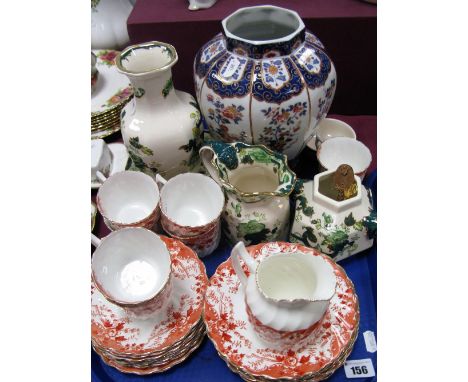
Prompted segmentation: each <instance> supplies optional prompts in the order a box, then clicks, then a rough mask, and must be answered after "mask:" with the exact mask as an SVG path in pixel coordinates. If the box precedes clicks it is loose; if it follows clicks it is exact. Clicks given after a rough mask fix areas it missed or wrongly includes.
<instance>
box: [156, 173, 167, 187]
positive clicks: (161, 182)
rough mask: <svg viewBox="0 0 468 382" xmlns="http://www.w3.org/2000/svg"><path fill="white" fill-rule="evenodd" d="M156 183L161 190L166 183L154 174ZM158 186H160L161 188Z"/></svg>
mask: <svg viewBox="0 0 468 382" xmlns="http://www.w3.org/2000/svg"><path fill="white" fill-rule="evenodd" d="M156 183H157V184H158V187H159V188H160V189H161V188H162V187H163V186H164V185H165V184H166V183H167V180H166V179H164V178H163V177H162V176H161V175H159V174H156ZM159 185H161V187H160V186H159Z"/></svg>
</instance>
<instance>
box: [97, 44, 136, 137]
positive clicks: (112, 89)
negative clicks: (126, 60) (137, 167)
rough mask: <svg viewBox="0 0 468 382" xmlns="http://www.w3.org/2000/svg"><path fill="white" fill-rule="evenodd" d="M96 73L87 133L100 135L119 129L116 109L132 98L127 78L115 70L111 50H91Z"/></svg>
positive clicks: (114, 55)
mask: <svg viewBox="0 0 468 382" xmlns="http://www.w3.org/2000/svg"><path fill="white" fill-rule="evenodd" d="M93 53H94V54H95V55H96V57H97V62H96V68H97V70H98V71H99V77H98V80H97V83H96V88H95V90H94V91H93V92H92V93H91V137H92V138H93V139H96V138H104V137H106V136H108V135H110V134H112V133H114V132H116V131H118V130H120V113H121V111H122V109H123V107H124V106H125V105H126V104H127V103H128V102H129V101H130V100H131V99H132V98H133V88H132V86H131V84H130V82H129V80H128V78H127V77H126V76H125V75H123V74H121V73H119V72H118V71H117V66H116V65H115V57H116V56H117V54H118V53H119V52H117V51H115V50H93Z"/></svg>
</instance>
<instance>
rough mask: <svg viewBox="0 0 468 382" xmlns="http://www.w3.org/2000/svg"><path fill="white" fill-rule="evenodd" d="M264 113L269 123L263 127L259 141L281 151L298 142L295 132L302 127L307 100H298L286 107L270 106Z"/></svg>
mask: <svg viewBox="0 0 468 382" xmlns="http://www.w3.org/2000/svg"><path fill="white" fill-rule="evenodd" d="M262 113H263V115H264V117H265V119H266V120H267V121H268V123H267V126H266V127H264V128H263V132H262V134H261V135H260V139H259V143H262V144H264V145H266V146H268V147H271V148H272V149H273V150H275V151H280V152H281V151H285V150H287V149H288V148H289V147H291V146H292V145H294V144H295V143H296V142H297V139H298V138H297V137H296V136H295V134H296V132H298V131H299V130H300V129H301V122H302V118H301V117H303V116H305V115H306V114H307V102H297V103H295V104H290V105H289V106H287V107H286V108H283V107H281V106H277V107H275V106H269V107H268V108H267V109H263V110H262Z"/></svg>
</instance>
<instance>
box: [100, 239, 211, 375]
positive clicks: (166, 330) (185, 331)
mask: <svg viewBox="0 0 468 382" xmlns="http://www.w3.org/2000/svg"><path fill="white" fill-rule="evenodd" d="M161 239H162V240H163V241H164V242H165V244H166V246H167V249H168V250H169V252H170V254H171V258H172V270H173V271H172V278H173V291H172V296H171V301H170V303H169V304H168V306H167V308H165V309H164V310H162V311H160V312H157V313H156V314H155V315H154V316H153V317H151V318H148V319H145V320H141V319H135V318H132V317H130V316H129V315H128V314H127V313H126V312H125V310H123V309H122V308H121V307H119V306H117V305H114V304H112V303H110V302H109V301H107V300H106V299H105V298H104V296H103V295H102V294H101V293H100V292H99V291H98V289H97V288H96V287H95V286H94V285H93V284H91V296H92V297H91V299H92V301H91V332H92V345H93V348H94V350H95V351H96V353H98V354H99V355H100V356H101V358H102V360H103V361H104V362H105V363H107V364H108V365H109V366H112V367H115V368H116V369H118V370H119V371H121V372H124V373H133V374H139V375H146V374H152V373H159V372H162V371H165V370H167V369H169V368H171V367H172V366H174V365H177V364H178V363H180V362H182V361H184V360H185V359H186V358H187V357H188V356H189V355H190V354H191V353H192V352H193V351H194V350H195V349H197V348H198V346H200V344H201V342H202V341H203V338H204V335H205V325H204V323H203V319H202V311H203V298H204V294H205V291H206V289H207V287H208V277H207V275H206V270H205V266H204V265H203V263H202V262H201V261H200V260H199V259H198V256H197V255H196V254H195V252H193V251H192V250H191V249H190V248H188V247H186V246H185V245H184V244H182V243H181V242H179V241H177V240H175V239H170V238H167V237H164V236H161Z"/></svg>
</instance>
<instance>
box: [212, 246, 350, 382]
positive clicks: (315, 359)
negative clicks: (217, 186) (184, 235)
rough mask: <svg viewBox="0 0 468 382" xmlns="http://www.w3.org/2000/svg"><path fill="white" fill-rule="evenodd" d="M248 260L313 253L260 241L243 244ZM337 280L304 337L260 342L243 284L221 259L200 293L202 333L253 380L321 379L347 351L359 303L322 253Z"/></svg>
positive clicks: (341, 274) (233, 367)
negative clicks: (202, 295) (285, 342)
mask: <svg viewBox="0 0 468 382" xmlns="http://www.w3.org/2000/svg"><path fill="white" fill-rule="evenodd" d="M247 250H248V251H249V253H250V255H251V256H252V257H253V258H254V259H258V260H260V259H263V258H265V257H268V256H271V255H274V254H277V253H291V252H296V251H300V252H303V253H311V254H314V253H315V254H317V252H316V251H315V252H314V250H313V249H311V248H307V247H304V246H301V245H298V244H291V243H282V242H277V243H262V244H258V245H255V246H251V247H248V248H247ZM319 255H320V256H323V257H324V258H325V259H327V261H329V262H330V264H332V265H333V268H334V270H335V276H336V279H337V284H336V293H335V295H334V296H333V298H332V299H331V301H330V304H329V307H328V310H327V311H326V312H325V314H324V316H323V318H322V319H321V320H320V321H319V323H318V326H317V327H316V328H315V329H314V331H313V332H312V333H311V334H310V336H308V337H306V338H304V339H302V340H300V341H298V342H296V343H294V344H293V345H292V346H287V345H282V344H280V343H275V344H268V343H266V342H264V341H262V340H261V339H260V338H259V337H258V335H257V333H256V332H255V330H254V329H253V327H252V325H251V324H250V322H249V320H248V317H247V313H246V309H245V302H244V295H245V294H244V288H241V287H240V281H239V278H238V277H237V275H236V273H235V271H234V268H233V267H232V265H231V260H227V261H225V262H224V263H222V264H221V265H220V266H219V267H218V269H217V270H216V272H215V274H214V275H213V276H212V278H211V280H210V286H209V287H208V290H207V292H206V298H205V323H206V327H207V334H208V337H209V338H210V339H211V341H212V342H213V344H214V346H215V348H216V350H217V351H218V354H219V355H220V357H221V358H222V359H223V360H224V361H225V362H226V364H227V365H228V367H229V368H230V369H231V370H232V371H234V372H235V373H238V374H239V375H240V376H241V377H242V379H244V380H245V381H250V382H259V381H262V382H263V381H286V380H287V381H291V382H299V381H321V380H324V379H326V378H328V377H329V376H330V375H332V374H333V373H334V372H335V371H336V369H338V368H339V367H340V366H341V365H342V364H343V363H344V362H345V360H346V358H347V357H348V356H349V354H350V353H351V350H352V348H353V346H354V343H355V341H356V337H357V334H358V330H359V303H358V298H357V295H356V293H355V290H354V285H353V283H352V282H351V280H350V279H349V278H348V276H347V275H346V273H345V271H344V270H343V268H341V267H340V266H339V265H337V264H336V263H335V262H334V261H333V260H332V259H330V258H329V257H328V256H326V255H323V254H319Z"/></svg>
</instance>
